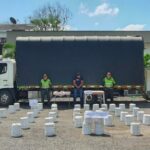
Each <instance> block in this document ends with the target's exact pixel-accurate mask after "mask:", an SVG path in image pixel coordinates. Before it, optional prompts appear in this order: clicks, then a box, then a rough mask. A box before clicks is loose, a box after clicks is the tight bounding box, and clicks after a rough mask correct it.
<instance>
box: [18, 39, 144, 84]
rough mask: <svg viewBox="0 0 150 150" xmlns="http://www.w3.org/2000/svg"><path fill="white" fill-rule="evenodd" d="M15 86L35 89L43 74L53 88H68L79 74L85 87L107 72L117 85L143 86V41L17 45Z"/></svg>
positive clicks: (71, 41) (60, 42) (32, 42)
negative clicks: (76, 74) (60, 86)
mask: <svg viewBox="0 0 150 150" xmlns="http://www.w3.org/2000/svg"><path fill="white" fill-rule="evenodd" d="M16 48H17V49H16V62H17V83H18V85H20V86H23V85H26V86H30V85H39V82H40V79H41V78H42V75H43V74H44V73H47V74H48V75H49V77H50V79H51V80H52V83H53V84H54V85H56V84H71V83H72V79H73V77H74V75H75V73H77V72H80V74H81V75H82V76H83V78H84V81H85V83H86V84H101V83H102V79H103V77H104V75H105V74H106V72H107V71H110V72H112V74H113V76H114V78H115V80H116V81H117V84H118V85H143V83H144V66H143V41H139V40H138V41H136V40H135V41H129V40H127V41H117V40H114V41H109V40H108V41H105V40H104V41H94V40H91V41H88V40H87V41H86V40H85V41H84V40H83V41H82V40H78V41H74V40H70V41H17V43H16Z"/></svg>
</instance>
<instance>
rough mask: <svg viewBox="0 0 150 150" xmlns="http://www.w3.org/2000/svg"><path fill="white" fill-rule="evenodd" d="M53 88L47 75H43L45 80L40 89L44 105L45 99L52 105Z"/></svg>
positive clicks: (42, 81)
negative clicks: (51, 90)
mask: <svg viewBox="0 0 150 150" xmlns="http://www.w3.org/2000/svg"><path fill="white" fill-rule="evenodd" d="M51 86H52V82H51V80H50V79H49V78H48V76H47V74H44V75H43V78H42V79H41V82H40V88H41V100H42V103H44V99H45V97H46V98H47V100H48V103H50V88H51Z"/></svg>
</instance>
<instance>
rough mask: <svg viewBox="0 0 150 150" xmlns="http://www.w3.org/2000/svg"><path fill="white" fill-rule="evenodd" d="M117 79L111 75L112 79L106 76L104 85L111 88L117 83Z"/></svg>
mask: <svg viewBox="0 0 150 150" xmlns="http://www.w3.org/2000/svg"><path fill="white" fill-rule="evenodd" d="M115 83H116V82H115V80H114V79H113V77H111V78H110V79H109V78H107V77H105V78H104V86H105V87H107V88H111V87H113V86H114V84H115Z"/></svg>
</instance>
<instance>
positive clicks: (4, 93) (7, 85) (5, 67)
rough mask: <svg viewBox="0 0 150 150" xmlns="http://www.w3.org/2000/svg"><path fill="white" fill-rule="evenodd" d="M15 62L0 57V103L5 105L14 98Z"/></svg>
mask: <svg viewBox="0 0 150 150" xmlns="http://www.w3.org/2000/svg"><path fill="white" fill-rule="evenodd" d="M15 76H16V62H15V60H13V59H9V58H5V59H2V57H1V58H0V105H2V106H7V105H8V104H11V103H13V102H14V100H15V89H14V83H15Z"/></svg>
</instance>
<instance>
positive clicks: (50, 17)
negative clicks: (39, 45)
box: [30, 3, 71, 31]
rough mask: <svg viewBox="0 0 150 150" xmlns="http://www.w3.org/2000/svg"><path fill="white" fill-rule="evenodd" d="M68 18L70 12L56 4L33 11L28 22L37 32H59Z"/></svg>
mask: <svg viewBox="0 0 150 150" xmlns="http://www.w3.org/2000/svg"><path fill="white" fill-rule="evenodd" d="M70 18H71V12H70V10H69V9H68V8H66V7H65V6H62V5H60V4H58V3H56V4H55V5H51V4H49V3H48V4H47V5H45V6H42V7H41V8H39V9H37V10H36V11H34V13H33V16H31V17H30V22H31V24H33V25H34V26H35V30H38V31H48V30H50V31H60V30H64V28H65V25H67V22H68V20H69V19H70Z"/></svg>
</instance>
